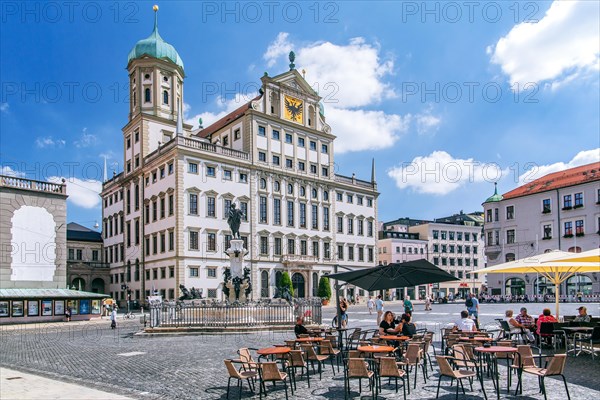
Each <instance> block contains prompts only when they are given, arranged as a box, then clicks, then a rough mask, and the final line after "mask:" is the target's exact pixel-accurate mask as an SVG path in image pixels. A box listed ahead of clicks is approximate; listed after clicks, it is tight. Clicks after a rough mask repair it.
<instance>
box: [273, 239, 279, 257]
mask: <svg viewBox="0 0 600 400" xmlns="http://www.w3.org/2000/svg"><path fill="white" fill-rule="evenodd" d="M274 241H275V243H274V244H275V245H274V248H273V252H274V254H275V255H276V256H280V255H281V238H280V237H276V238H275V240H274Z"/></svg>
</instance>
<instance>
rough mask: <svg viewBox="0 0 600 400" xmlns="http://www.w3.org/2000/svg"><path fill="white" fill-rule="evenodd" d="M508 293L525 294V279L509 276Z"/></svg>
mask: <svg viewBox="0 0 600 400" xmlns="http://www.w3.org/2000/svg"><path fill="white" fill-rule="evenodd" d="M505 289H506V291H505V293H506V294H510V295H513V296H521V295H524V294H525V281H524V280H523V279H521V278H509V279H507V280H506V287H505Z"/></svg>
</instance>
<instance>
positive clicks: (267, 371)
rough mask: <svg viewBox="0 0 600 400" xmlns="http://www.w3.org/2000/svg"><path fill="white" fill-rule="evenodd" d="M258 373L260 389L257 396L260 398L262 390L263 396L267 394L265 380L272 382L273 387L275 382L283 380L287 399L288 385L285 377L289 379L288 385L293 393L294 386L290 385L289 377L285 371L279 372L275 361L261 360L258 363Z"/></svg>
mask: <svg viewBox="0 0 600 400" xmlns="http://www.w3.org/2000/svg"><path fill="white" fill-rule="evenodd" d="M258 374H259V376H260V391H259V396H260V398H261V399H262V394H263V391H264V393H265V396H266V395H267V387H266V385H265V382H273V387H275V383H276V382H283V385H284V387H285V399H286V400H288V385H287V381H286V379H288V378H289V379H290V387H291V389H292V394H294V387H293V386H292V381H291V377H290V376H289V375H288V374H287V373H285V372H281V371H280V370H279V368H278V367H277V363H275V362H263V363H260V364H259V368H258Z"/></svg>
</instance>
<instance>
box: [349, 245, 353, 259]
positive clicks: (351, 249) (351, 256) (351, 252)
mask: <svg viewBox="0 0 600 400" xmlns="http://www.w3.org/2000/svg"><path fill="white" fill-rule="evenodd" d="M348 261H354V247H352V246H350V247H348Z"/></svg>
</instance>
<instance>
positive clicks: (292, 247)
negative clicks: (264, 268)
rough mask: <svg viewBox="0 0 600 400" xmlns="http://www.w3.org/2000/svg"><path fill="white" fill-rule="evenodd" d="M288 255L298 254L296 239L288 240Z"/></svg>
mask: <svg viewBox="0 0 600 400" xmlns="http://www.w3.org/2000/svg"><path fill="white" fill-rule="evenodd" d="M287 253H288V254H296V241H295V240H294V239H288V243H287Z"/></svg>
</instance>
